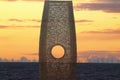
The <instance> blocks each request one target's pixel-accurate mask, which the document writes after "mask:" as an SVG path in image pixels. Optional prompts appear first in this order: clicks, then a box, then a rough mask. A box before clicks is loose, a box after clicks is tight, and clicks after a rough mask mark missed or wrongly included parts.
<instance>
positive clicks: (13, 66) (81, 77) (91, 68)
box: [0, 62, 120, 80]
mask: <svg viewBox="0 0 120 80" xmlns="http://www.w3.org/2000/svg"><path fill="white" fill-rule="evenodd" d="M38 69H39V64H38V63H37V62H32V63H23V62H22V63H20V62H19V63H16V62H14V63H7V62H5V63H0V80H39V77H38V76H39V70H38ZM77 80H120V64H117V63H116V64H110V63H103V64H102V63H101V64H97V63H78V64H77Z"/></svg>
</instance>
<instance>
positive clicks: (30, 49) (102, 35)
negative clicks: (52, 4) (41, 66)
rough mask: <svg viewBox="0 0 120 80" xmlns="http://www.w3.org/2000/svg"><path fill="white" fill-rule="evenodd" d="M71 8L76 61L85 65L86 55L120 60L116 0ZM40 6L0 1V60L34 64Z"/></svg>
mask: <svg viewBox="0 0 120 80" xmlns="http://www.w3.org/2000/svg"><path fill="white" fill-rule="evenodd" d="M73 5H74V16H75V23H76V24H75V25H76V35H77V53H78V60H81V61H86V57H83V56H82V55H83V54H84V53H86V52H87V53H88V52H89V53H94V52H96V54H95V55H98V56H99V55H100V52H101V55H102V56H103V57H106V56H105V55H106V53H107V55H109V54H112V56H117V57H118V58H119V59H120V0H73ZM43 6H44V1H43V0H0V58H7V59H12V58H13V59H15V60H18V59H19V58H20V57H22V56H25V57H27V58H28V59H31V60H32V59H36V60H38V51H39V50H38V48H39V36H40V26H41V19H42V13H43ZM103 53H105V54H103ZM91 55H94V54H91ZM87 58H88V57H87Z"/></svg>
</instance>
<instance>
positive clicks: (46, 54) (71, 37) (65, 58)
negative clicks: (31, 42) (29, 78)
mask: <svg viewBox="0 0 120 80" xmlns="http://www.w3.org/2000/svg"><path fill="white" fill-rule="evenodd" d="M57 48H60V49H58V50H57V51H56V49H57ZM55 53H56V54H55ZM39 55H40V80H76V35H75V23H74V16H73V6H72V1H71V0H46V1H45V5H44V12H43V18H42V24H41V37H40V49H39Z"/></svg>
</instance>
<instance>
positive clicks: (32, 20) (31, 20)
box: [8, 18, 41, 23]
mask: <svg viewBox="0 0 120 80" xmlns="http://www.w3.org/2000/svg"><path fill="white" fill-rule="evenodd" d="M8 21H16V22H26V21H29V22H39V23H40V22H41V20H39V19H15V18H12V19H8Z"/></svg>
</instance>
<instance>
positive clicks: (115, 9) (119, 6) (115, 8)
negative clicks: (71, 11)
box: [75, 3, 120, 13]
mask: <svg viewBox="0 0 120 80" xmlns="http://www.w3.org/2000/svg"><path fill="white" fill-rule="evenodd" d="M75 9H76V10H82V9H88V10H102V11H104V12H109V13H120V3H83V4H78V5H76V6H75Z"/></svg>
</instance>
